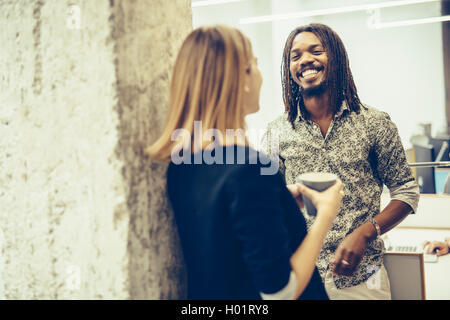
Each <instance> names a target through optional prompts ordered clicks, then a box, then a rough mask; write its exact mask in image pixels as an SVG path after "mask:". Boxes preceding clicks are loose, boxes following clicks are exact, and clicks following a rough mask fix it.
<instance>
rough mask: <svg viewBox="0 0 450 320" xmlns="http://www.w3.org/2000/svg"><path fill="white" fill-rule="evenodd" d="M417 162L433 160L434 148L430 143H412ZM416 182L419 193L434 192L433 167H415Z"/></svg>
mask: <svg viewBox="0 0 450 320" xmlns="http://www.w3.org/2000/svg"><path fill="white" fill-rule="evenodd" d="M414 153H415V158H416V161H417V162H433V161H434V149H433V146H432V145H430V144H429V145H414ZM416 170H417V184H418V185H419V189H420V193H436V188H435V179H434V167H417V168H416Z"/></svg>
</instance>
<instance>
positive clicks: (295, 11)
mask: <svg viewBox="0 0 450 320" xmlns="http://www.w3.org/2000/svg"><path fill="white" fill-rule="evenodd" d="M441 5H442V3H441V1H434V0H422V1H417V0H416V1H386V0H384V1H383V0H339V1H334V0H229V1H221V0H218V1H203V0H193V2H192V9H193V27H194V28H196V27H199V26H201V25H208V24H216V23H224V24H228V25H232V26H235V27H237V28H239V29H240V30H242V31H243V32H244V33H245V34H246V35H247V36H248V37H249V38H250V40H251V42H252V44H253V49H254V54H255V56H256V57H257V58H258V63H259V66H260V69H261V72H262V75H263V79H264V80H263V85H262V89H261V109H260V111H259V112H258V113H256V114H254V115H250V116H248V118H247V124H248V127H249V129H261V130H262V129H264V128H265V126H266V125H267V123H268V122H269V121H271V120H273V119H274V118H275V117H276V116H277V115H279V114H281V113H282V112H283V110H284V106H283V100H282V93H281V80H280V65H281V57H282V52H283V47H284V43H285V40H286V38H287V36H288V34H289V33H290V31H292V29H294V28H295V27H297V26H299V25H304V24H308V23H312V22H317V23H323V24H326V25H329V26H330V27H331V28H333V29H334V30H335V31H336V32H337V33H338V34H339V36H340V37H341V38H342V40H343V42H344V45H345V46H346V49H347V52H348V55H349V59H350V67H351V70H352V72H353V77H354V79H355V83H356V86H357V89H358V93H359V96H360V98H361V100H362V102H363V103H366V104H368V105H370V106H373V107H375V108H377V109H379V110H383V111H386V112H388V113H389V115H390V116H391V118H392V120H393V121H394V122H395V123H396V124H397V126H398V129H399V132H400V136H401V138H402V141H403V144H404V146H405V148H406V149H408V148H410V147H411V143H410V138H411V136H412V135H414V134H417V131H418V125H419V123H430V124H431V128H432V129H431V130H432V134H437V133H438V132H439V131H442V130H445V127H446V117H445V81H444V57H443V34H442V23H441V22H430V21H433V20H422V21H419V22H427V23H420V24H412V23H415V22H417V20H419V19H426V18H433V17H441V16H442V14H441ZM399 22H400V24H401V23H404V22H406V23H407V24H409V25H404V26H401V25H399ZM389 23H392V24H389ZM253 142H254V143H257V142H258V141H256V140H255V141H253Z"/></svg>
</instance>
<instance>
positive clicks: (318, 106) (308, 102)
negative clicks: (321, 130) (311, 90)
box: [303, 92, 334, 122]
mask: <svg viewBox="0 0 450 320" xmlns="http://www.w3.org/2000/svg"><path fill="white" fill-rule="evenodd" d="M303 103H304V105H305V108H306V111H308V113H309V116H310V118H311V120H313V121H314V122H315V121H321V120H325V119H331V118H332V117H333V112H334V110H333V108H331V107H330V104H329V103H328V93H327V92H324V93H323V94H322V95H320V96H314V97H308V98H304V99H303Z"/></svg>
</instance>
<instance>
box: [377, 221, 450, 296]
mask: <svg viewBox="0 0 450 320" xmlns="http://www.w3.org/2000/svg"><path fill="white" fill-rule="evenodd" d="M386 236H387V237H388V239H389V241H391V242H392V243H395V244H400V245H403V244H405V245H406V244H411V245H420V244H422V243H423V242H424V241H426V240H438V241H442V240H444V238H445V237H450V230H436V229H419V228H417V229H412V228H399V227H397V228H395V229H393V230H391V231H389V232H387V233H386ZM424 265H425V296H426V299H427V300H450V254H447V255H445V256H442V257H439V258H438V261H437V262H434V263H425V264H424Z"/></svg>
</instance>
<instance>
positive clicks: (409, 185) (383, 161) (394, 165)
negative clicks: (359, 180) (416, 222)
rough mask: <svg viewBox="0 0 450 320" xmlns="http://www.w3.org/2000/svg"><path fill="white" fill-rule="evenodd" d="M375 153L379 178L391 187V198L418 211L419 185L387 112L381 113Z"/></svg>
mask: <svg viewBox="0 0 450 320" xmlns="http://www.w3.org/2000/svg"><path fill="white" fill-rule="evenodd" d="M378 120H379V123H378V130H377V136H376V144H375V148H374V155H375V157H376V170H377V174H378V176H379V178H380V179H381V181H383V183H384V184H385V185H386V186H387V187H388V188H389V191H390V195H391V199H392V200H400V201H403V202H405V203H406V204H408V205H409V206H410V207H411V209H412V210H413V211H414V212H416V210H417V206H418V203H419V197H420V193H419V186H418V185H417V183H416V181H415V180H414V177H413V175H412V172H411V168H410V167H409V165H408V162H407V160H406V155H405V149H404V148H403V145H402V142H401V139H400V136H399V134H398V130H397V127H396V125H395V124H394V123H393V122H392V121H391V119H390V117H389V115H388V114H387V113H384V112H383V113H381V118H380V119H378Z"/></svg>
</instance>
